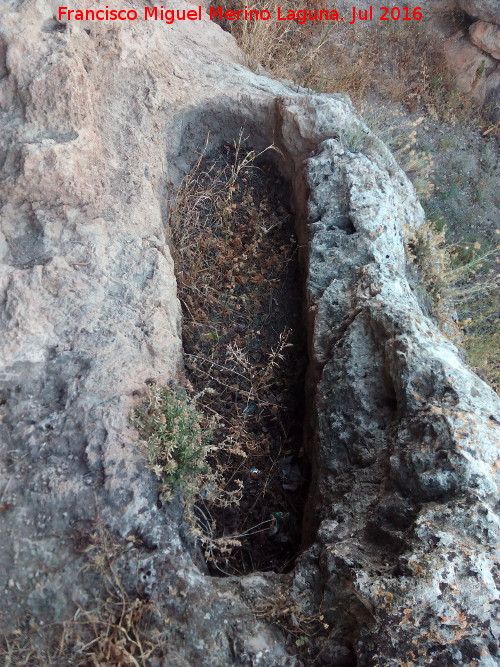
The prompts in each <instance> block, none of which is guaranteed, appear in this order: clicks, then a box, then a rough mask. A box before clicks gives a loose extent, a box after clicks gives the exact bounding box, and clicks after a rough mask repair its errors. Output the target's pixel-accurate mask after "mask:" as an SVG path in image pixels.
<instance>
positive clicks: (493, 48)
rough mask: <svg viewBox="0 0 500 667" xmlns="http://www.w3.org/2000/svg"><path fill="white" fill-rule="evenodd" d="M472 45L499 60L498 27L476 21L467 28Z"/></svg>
mask: <svg viewBox="0 0 500 667" xmlns="http://www.w3.org/2000/svg"><path fill="white" fill-rule="evenodd" d="M469 34H470V38H471V41H472V43H473V44H475V45H476V46H478V47H479V48H480V49H482V50H483V51H486V53H489V54H490V55H492V56H493V58H496V59H497V60H500V26H498V25H494V24H493V23H487V22H486V21H476V23H473V24H472V25H471V27H470V28H469Z"/></svg>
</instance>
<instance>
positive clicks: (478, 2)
mask: <svg viewBox="0 0 500 667" xmlns="http://www.w3.org/2000/svg"><path fill="white" fill-rule="evenodd" d="M455 6H456V8H457V9H459V10H462V11H463V12H465V13H466V17H468V19H467V20H468V21H469V22H470V21H473V22H472V24H471V25H470V26H469V28H468V29H466V28H460V29H459V30H457V27H456V26H455V24H454V22H453V19H452V20H449V19H446V18H443V16H441V17H440V18H439V20H435V21H434V22H433V24H434V27H435V28H436V29H437V32H438V35H439V36H440V37H441V38H445V41H444V53H445V57H446V61H447V64H448V68H449V70H450V72H451V74H452V76H453V80H454V83H455V85H456V87H457V88H458V90H460V91H461V92H463V93H465V94H468V95H470V96H471V97H472V98H473V99H474V100H475V101H476V102H477V103H478V104H480V105H484V106H485V107H486V108H487V110H488V112H489V113H490V114H491V117H492V119H493V120H497V119H498V117H499V114H500V104H499V99H500V62H499V57H500V29H499V27H498V24H500V5H499V4H498V2H497V0H457V2H456V5H455ZM474 19H479V20H476V21H475V20H474ZM450 33H451V34H450Z"/></svg>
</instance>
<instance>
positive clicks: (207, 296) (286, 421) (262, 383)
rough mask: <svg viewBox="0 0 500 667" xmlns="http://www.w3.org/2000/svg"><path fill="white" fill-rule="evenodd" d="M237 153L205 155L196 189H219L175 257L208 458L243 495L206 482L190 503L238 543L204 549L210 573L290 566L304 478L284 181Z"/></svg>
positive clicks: (297, 298) (293, 262) (297, 280)
mask: <svg viewBox="0 0 500 667" xmlns="http://www.w3.org/2000/svg"><path fill="white" fill-rule="evenodd" d="M245 159H246V158H244V160H245ZM240 160H241V153H239V152H238V151H235V149H234V148H233V147H230V146H224V147H223V148H222V149H221V150H220V151H219V152H218V153H217V154H216V155H212V156H210V157H209V158H204V159H203V160H202V161H201V162H200V163H199V167H198V170H197V171H198V174H197V176H196V187H195V189H196V190H197V192H199V193H200V192H204V193H208V192H210V193H211V194H212V195H213V196H206V197H203V198H202V203H201V205H198V208H197V210H196V211H193V210H192V209H191V208H190V207H188V209H189V211H188V215H187V216H186V215H185V216H184V226H186V225H189V224H194V223H195V226H197V228H198V231H199V236H198V238H197V239H196V243H193V244H189V243H188V244H187V247H189V248H191V250H187V251H186V252H184V253H181V257H180V264H179V260H178V262H177V263H178V266H179V268H178V272H179V275H178V280H179V297H180V300H181V303H182V304H183V310H184V313H183V314H184V320H183V345H184V352H185V359H186V370H187V378H188V380H189V382H190V383H191V385H192V388H193V393H194V394H200V395H199V397H198V399H197V404H198V407H199V409H201V410H203V411H204V412H205V413H206V414H207V415H210V416H212V418H213V419H215V421H216V427H215V432H214V441H213V445H214V450H213V452H212V456H211V457H210V459H209V463H210V465H211V467H212V469H213V470H214V472H215V473H216V474H217V475H218V476H219V480H221V481H220V482H219V484H220V485H221V486H222V487H223V488H224V491H225V492H227V493H229V494H234V495H235V496H236V497H238V502H237V503H236V504H231V505H227V506H225V507H224V506H219V507H214V506H211V505H209V504H208V503H205V502H204V498H203V496H204V493H203V490H202V491H201V493H200V496H199V498H198V503H197V505H196V506H195V514H196V515H197V517H198V519H199V520H200V522H201V527H202V529H204V530H206V531H208V532H210V534H211V537H212V538H213V539H214V540H216V539H218V538H221V537H225V538H229V539H233V538H234V540H237V542H238V545H237V546H233V547H232V549H231V551H230V552H229V553H228V552H227V551H225V552H223V553H221V552H218V551H217V550H215V551H214V550H211V551H210V552H209V553H207V558H208V565H209V569H210V571H211V572H212V573H213V574H215V575H221V574H222V575H223V574H238V575H241V574H246V573H248V572H252V571H256V570H259V571H275V572H283V571H287V570H289V569H291V568H292V566H293V561H294V556H295V555H296V553H297V549H298V547H299V545H300V525H301V518H302V511H303V506H304V502H305V495H306V490H307V481H308V466H307V461H306V459H305V456H304V454H303V450H302V439H303V405H304V400H303V391H304V373H305V366H306V351H305V350H306V348H305V337H304V330H303V327H302V317H301V311H302V283H301V277H300V273H299V266H298V256H297V255H298V253H297V240H296V238H295V235H294V223H293V217H292V214H291V211H290V208H289V201H288V200H289V192H288V188H287V186H286V184H285V182H284V181H283V179H282V178H281V176H280V175H279V174H278V173H277V172H276V171H275V170H274V168H273V167H272V165H271V164H270V162H266V161H264V162H260V163H257V162H251V163H250V164H248V165H247V166H245V167H244V168H242V169H241V171H240V172H239V176H238V178H237V179H234V165H235V164H236V165H238V164H240V162H239V161H240ZM215 190H216V191H217V193H223V194H222V196H220V194H214V191H215ZM227 192H229V197H227ZM190 216H191V222H190ZM200 253H201V254H202V255H201V257H200ZM193 273H196V284H192V278H193V275H192V274H193ZM190 279H191V280H190ZM207 286H208V289H207ZM223 504H224V503H223Z"/></svg>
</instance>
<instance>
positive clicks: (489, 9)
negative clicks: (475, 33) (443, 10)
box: [457, 0, 500, 24]
mask: <svg viewBox="0 0 500 667" xmlns="http://www.w3.org/2000/svg"><path fill="white" fill-rule="evenodd" d="M457 4H458V6H459V7H460V9H463V11H464V12H466V13H467V14H469V16H473V17H474V18H476V19H480V20H481V21H489V22H491V23H498V24H500V7H499V6H498V2H497V0H457Z"/></svg>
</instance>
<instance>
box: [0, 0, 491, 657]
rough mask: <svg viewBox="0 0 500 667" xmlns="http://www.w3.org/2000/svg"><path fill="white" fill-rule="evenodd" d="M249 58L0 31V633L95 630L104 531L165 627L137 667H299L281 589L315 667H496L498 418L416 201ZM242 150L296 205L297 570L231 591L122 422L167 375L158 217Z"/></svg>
mask: <svg viewBox="0 0 500 667" xmlns="http://www.w3.org/2000/svg"><path fill="white" fill-rule="evenodd" d="M79 6H80V7H82V8H83V9H85V8H86V7H91V6H95V7H97V5H92V4H91V3H90V2H88V1H87V0H84V1H83V2H81V3H79ZM134 6H137V7H139V8H140V5H139V3H135V5H134ZM173 6H174V7H176V8H177V7H179V8H180V7H188V6H187V5H183V4H181V3H180V2H179V3H174V5H173ZM99 7H100V5H99ZM240 62H241V58H240V54H239V51H238V50H237V49H236V47H235V44H234V42H233V40H232V38H231V37H230V36H229V35H227V34H226V33H224V32H223V31H222V30H220V29H219V28H218V27H217V26H216V25H215V24H213V23H211V22H209V21H208V19H206V17H205V19H204V20H203V24H202V26H199V25H197V24H196V23H190V22H178V23H176V24H173V25H171V26H169V25H166V24H164V23H161V22H157V23H151V22H147V23H146V22H142V21H137V22H134V23H130V24H127V25H120V26H118V25H115V24H112V23H109V24H105V23H98V22H95V23H88V24H80V23H78V22H70V23H60V22H59V21H57V20H56V18H55V14H54V4H53V3H52V2H49V1H44V0H39V1H38V2H36V3H21V4H17V5H8V6H6V5H2V6H1V8H0V106H1V111H2V113H1V114H0V156H1V159H0V164H1V165H2V172H1V180H0V232H1V233H0V253H1V257H0V259H1V262H2V263H1V265H0V303H1V313H0V327H1V336H0V359H1V364H2V365H1V367H0V395H1V400H0V410H1V413H2V420H1V421H0V499H1V500H0V506H1V511H0V532H1V535H2V549H1V550H0V589H1V591H2V593H3V595H2V599H1V602H0V627H1V630H2V632H4V631H7V630H8V629H9V628H12V627H14V626H15V625H16V623H18V622H19V620H20V619H21V618H22V617H24V615H25V614H30V615H31V617H32V618H33V619H34V621H35V622H36V623H44V624H51V623H53V622H55V621H61V620H66V619H68V618H74V615H75V612H76V610H77V609H78V607H79V608H81V609H92V608H93V603H94V598H93V594H94V589H95V579H94V578H92V576H91V575H90V574H89V570H88V549H89V540H90V541H92V539H94V537H93V536H94V535H95V533H96V532H98V531H99V530H102V531H108V532H109V533H110V534H111V535H112V536H113V540H114V542H115V543H116V559H115V560H114V561H113V562H114V565H115V567H116V572H118V573H119V575H120V577H121V581H122V582H123V587H124V590H126V591H128V593H129V594H130V595H134V596H137V595H138V596H140V597H141V599H151V600H152V601H154V603H155V604H156V605H157V607H158V609H159V613H160V614H161V616H162V618H163V619H164V622H165V624H166V629H164V630H163V632H164V635H163V641H164V642H165V649H164V651H163V657H162V659H161V661H160V662H157V663H153V664H162V665H165V667H167V666H168V667H171V666H174V665H196V666H197V667H198V666H200V667H205V666H207V667H208V666H209V665H238V666H242V667H246V666H248V667H294V666H295V667H298V666H299V665H300V664H301V660H300V658H299V657H297V656H296V655H292V654H291V653H290V651H292V652H293V651H296V650H297V646H296V645H295V642H294V641H293V640H292V641H290V637H289V636H287V633H286V632H284V631H283V630H282V629H280V627H277V626H276V625H274V624H272V623H270V622H269V619H266V618H264V617H262V616H261V617H258V618H257V617H256V614H255V611H254V609H255V600H258V599H259V596H264V597H265V598H266V599H271V600H274V599H278V593H279V592H283V591H284V590H286V591H287V595H288V597H289V600H290V605H292V608H293V609H300V613H301V614H302V616H301V618H308V619H312V618H315V619H318V618H319V617H320V616H323V621H322V623H321V625H320V627H319V630H320V631H319V633H318V635H317V637H311V639H310V645H309V647H308V650H310V654H309V655H310V656H311V660H312V659H314V660H315V664H321V663H323V664H324V665H349V664H351V665H352V664H354V663H355V661H357V664H358V665H371V664H377V661H382V660H383V661H384V662H386V663H387V664H390V665H399V664H401V662H402V661H403V660H405V661H408V660H413V662H414V664H417V665H423V664H426V661H427V660H428V657H429V656H431V658H432V660H434V664H447V665H457V667H458V666H459V665H464V664H468V663H470V662H471V661H475V662H476V663H477V664H478V665H481V666H483V667H484V666H489V665H493V664H495V662H496V660H497V658H496V657H495V655H496V654H495V653H494V651H495V650H496V649H495V646H496V643H495V642H496V640H497V639H498V626H496V625H495V622H494V619H495V618H496V617H497V614H496V610H495V609H494V600H495V599H497V595H496V593H497V591H496V584H495V579H494V576H495V571H494V568H495V560H494V558H495V551H494V549H495V544H496V542H497V540H496V537H495V535H494V531H495V527H496V523H497V521H498V515H497V514H496V513H495V507H494V503H493V500H494V495H493V494H494V493H495V489H496V487H495V484H497V483H498V479H497V476H498V470H497V465H496V458H495V457H496V450H495V442H496V441H498V438H499V428H498V424H499V423H500V414H499V401H498V397H496V395H495V394H494V393H493V392H492V390H491V389H489V388H488V387H487V386H486V385H485V384H484V383H483V382H482V381H480V380H479V379H478V378H477V377H476V376H475V375H474V374H473V373H472V372H471V371H470V370H468V369H467V368H466V367H465V366H464V364H463V363H462V361H460V359H459V356H458V354H457V351H456V350H455V348H454V347H453V345H451V344H450V343H449V342H448V341H446V340H445V339H444V338H443V336H442V335H441V334H440V333H439V332H438V330H437V329H436V327H435V326H434V325H433V324H432V323H431V322H430V321H429V320H428V319H427V318H426V317H425V316H424V314H423V313H422V311H421V309H420V307H419V304H418V301H417V299H416V296H415V292H414V291H413V290H412V288H411V286H410V284H409V282H408V280H407V276H406V260H405V253H404V246H403V230H404V228H405V227H408V228H410V229H411V228H415V227H416V226H418V225H419V224H421V222H422V221H423V219H424V214H423V211H422V209H421V207H420V205H419V203H418V201H417V198H416V195H415V192H414V190H413V187H412V186H411V184H410V183H409V181H408V179H407V178H406V176H405V175H404V173H403V172H402V171H401V170H400V169H399V167H398V166H397V164H396V162H395V161H394V159H393V157H392V156H391V154H390V153H389V151H388V150H387V148H386V147H385V146H384V145H383V144H382V143H381V142H380V141H379V140H378V139H377V138H376V137H375V136H374V135H373V134H372V133H371V132H370V131H369V130H368V128H367V127H366V126H365V125H364V123H363V122H362V120H361V119H359V118H358V117H357V116H356V114H355V112H354V109H353V107H352V105H351V104H350V103H349V101H348V100H346V99H345V98H344V97H342V96H340V95H319V94H318V95H316V94H312V93H311V92H310V91H307V90H300V89H299V90H296V89H294V90H291V89H290V88H288V87H286V86H285V85H283V84H281V83H278V82H275V81H272V80H271V79H269V78H268V77H266V76H257V75H254V74H252V73H251V72H249V71H248V70H246V69H244V68H243V67H242V65H241V64H240ZM241 127H244V128H245V133H246V134H248V136H249V137H250V141H251V144H252V147H253V148H255V149H257V150H258V149H262V148H264V147H266V146H269V145H270V144H271V142H273V141H274V142H275V143H276V145H277V146H278V148H279V149H280V151H281V154H282V155H283V156H284V160H282V161H280V162H279V164H280V168H281V169H282V171H283V172H284V174H285V175H286V176H287V177H288V179H289V180H290V183H291V185H292V187H293V191H294V199H295V209H296V211H297V219H298V229H297V233H298V234H299V236H300V237H301V243H300V245H301V247H302V248H303V252H304V257H303V260H304V264H305V265H306V266H307V267H308V269H307V304H306V305H307V309H308V312H309V317H310V322H309V325H310V342H309V344H310V352H311V368H310V373H309V379H308V383H309V385H308V392H307V393H308V396H310V397H311V398H312V400H311V405H310V406H309V413H310V423H308V429H307V430H308V434H309V435H308V438H307V445H308V451H309V455H310V457H311V462H312V465H313V470H314V476H313V482H312V486H311V496H310V500H309V510H308V516H307V521H306V534H307V540H308V541H307V549H306V548H305V549H304V552H303V553H302V555H301V557H300V559H299V561H298V563H297V565H296V567H295V569H294V570H293V572H291V573H289V574H286V575H282V574H273V573H266V574H265V575H260V574H256V575H254V576H252V577H250V578H246V579H243V580H238V579H237V578H227V579H217V578H211V577H209V576H208V575H207V571H206V568H205V567H204V565H203V562H202V560H201V559H200V554H199V553H198V550H197V548H196V546H195V545H194V543H193V540H192V539H191V538H190V536H189V534H188V532H187V530H186V528H185V526H184V524H183V520H182V506H181V499H179V498H178V499H176V500H174V501H173V502H171V503H165V504H163V505H159V504H158V493H157V491H158V489H157V483H156V480H155V478H154V476H153V474H152V473H151V471H150V470H148V469H147V467H146V465H145V461H144V459H143V457H142V455H141V453H140V452H139V450H138V448H137V447H136V446H135V444H134V443H135V441H136V437H137V434H136V433H135V432H134V431H133V430H132V428H131V427H130V425H129V422H128V417H129V415H130V412H131V410H132V408H133V406H134V404H136V403H137V401H138V400H140V396H141V395H142V394H143V392H144V389H145V386H146V383H147V382H148V381H151V380H153V381H157V382H159V383H167V382H168V381H170V380H175V379H176V378H178V377H179V373H180V368H181V365H182V354H181V343H180V324H181V323H180V308H179V304H178V301H177V298H176V286H175V280H174V274H173V265H172V259H171V255H170V252H169V248H168V243H167V240H166V234H165V230H166V228H167V227H168V206H167V201H168V198H169V196H171V195H172V193H173V191H174V189H175V185H176V184H178V183H179V179H180V178H181V177H182V176H183V175H184V174H185V173H186V171H187V170H188V169H189V168H190V166H191V165H192V164H193V162H194V161H195V160H196V157H197V155H198V151H199V149H200V148H202V147H203V145H204V144H205V142H206V140H207V135H208V137H209V139H208V147H209V149H210V147H215V146H220V145H221V144H222V143H224V142H228V141H232V140H234V139H235V137H237V136H238V133H239V131H240V128H241ZM277 155H278V154H277ZM495 540H496V541H495ZM86 554H87V555H86ZM294 613H295V612H294ZM289 620H290V622H291V623H292V624H293V623H296V622H297V619H296V618H295V619H294V618H293V617H290V619H289ZM325 625H328V627H325ZM292 627H294V626H292Z"/></svg>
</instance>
